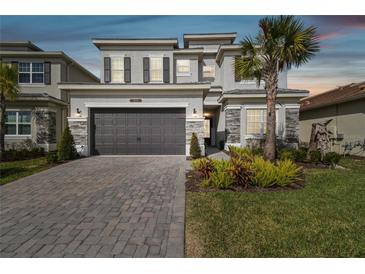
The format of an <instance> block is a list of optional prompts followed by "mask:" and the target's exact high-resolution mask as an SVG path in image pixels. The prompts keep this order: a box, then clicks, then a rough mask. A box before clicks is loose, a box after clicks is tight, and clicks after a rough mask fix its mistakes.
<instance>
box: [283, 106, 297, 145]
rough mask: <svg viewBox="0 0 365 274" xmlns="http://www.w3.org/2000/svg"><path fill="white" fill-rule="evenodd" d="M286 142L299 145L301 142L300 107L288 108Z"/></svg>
mask: <svg viewBox="0 0 365 274" xmlns="http://www.w3.org/2000/svg"><path fill="white" fill-rule="evenodd" d="M285 132H286V134H285V143H286V144H287V145H288V146H292V147H297V146H298V143H299V136H298V132H299V108H288V109H286V115H285Z"/></svg>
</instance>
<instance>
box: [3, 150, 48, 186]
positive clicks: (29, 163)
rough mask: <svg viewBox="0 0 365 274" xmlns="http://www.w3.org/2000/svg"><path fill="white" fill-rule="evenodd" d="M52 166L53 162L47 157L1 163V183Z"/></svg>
mask: <svg viewBox="0 0 365 274" xmlns="http://www.w3.org/2000/svg"><path fill="white" fill-rule="evenodd" d="M52 166H53V165H52V164H48V163H47V159H46V157H40V158H36V159H31V160H25V161H14V162H3V163H0V174H1V176H0V185H4V184H7V183H9V182H11V181H14V180H17V179H20V178H22V177H25V176H29V175H31V174H34V173H37V172H40V171H42V170H45V169H48V168H50V167H52Z"/></svg>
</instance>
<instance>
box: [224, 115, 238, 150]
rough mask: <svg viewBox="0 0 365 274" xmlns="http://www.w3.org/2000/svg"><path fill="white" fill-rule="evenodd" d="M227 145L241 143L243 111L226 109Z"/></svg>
mask: <svg viewBox="0 0 365 274" xmlns="http://www.w3.org/2000/svg"><path fill="white" fill-rule="evenodd" d="M225 114H226V143H227V144H237V143H240V126H241V118H240V116H241V109H226V111H225Z"/></svg>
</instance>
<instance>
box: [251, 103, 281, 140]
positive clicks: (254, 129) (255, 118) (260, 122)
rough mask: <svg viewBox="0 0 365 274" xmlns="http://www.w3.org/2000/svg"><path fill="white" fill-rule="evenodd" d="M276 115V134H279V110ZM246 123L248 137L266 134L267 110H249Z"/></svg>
mask: <svg viewBox="0 0 365 274" xmlns="http://www.w3.org/2000/svg"><path fill="white" fill-rule="evenodd" d="M275 114H276V115H275V117H276V134H278V121H279V120H278V119H279V117H278V110H276V113H275ZM246 121H247V123H246V134H247V135H263V134H265V133H266V109H247V110H246Z"/></svg>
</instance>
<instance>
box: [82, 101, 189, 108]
mask: <svg viewBox="0 0 365 274" xmlns="http://www.w3.org/2000/svg"><path fill="white" fill-rule="evenodd" d="M84 105H85V107H87V108H186V107H188V106H189V103H188V102H180V103H143V102H141V103H114V102H85V103H84Z"/></svg>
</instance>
